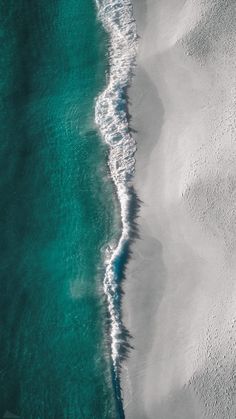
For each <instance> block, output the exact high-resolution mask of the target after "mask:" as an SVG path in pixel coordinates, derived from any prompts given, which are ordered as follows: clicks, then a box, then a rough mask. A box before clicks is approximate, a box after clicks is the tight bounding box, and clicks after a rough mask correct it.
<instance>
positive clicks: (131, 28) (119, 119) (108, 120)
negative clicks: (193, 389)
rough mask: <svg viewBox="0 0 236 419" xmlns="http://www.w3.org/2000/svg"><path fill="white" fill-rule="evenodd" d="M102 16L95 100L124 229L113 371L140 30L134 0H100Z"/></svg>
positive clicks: (115, 342)
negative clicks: (102, 85)
mask: <svg viewBox="0 0 236 419" xmlns="http://www.w3.org/2000/svg"><path fill="white" fill-rule="evenodd" d="M96 4H97V8H98V16H99V18H100V19H101V21H102V23H103V26H104V28H105V29H106V31H107V32H108V33H109V36H110V48H109V59H110V73H109V80H108V84H107V87H106V89H105V90H104V91H103V92H102V93H101V94H100V96H99V97H98V98H97V101H96V109H95V120H96V123H97V124H98V126H99V128H100V131H101V134H102V137H103V139H104V140H105V142H106V143H107V144H108V145H109V149H110V152H109V168H110V173H111V177H112V179H113V181H114V184H115V186H116V190H117V195H118V199H119V202H120V208H121V221H122V233H121V236H120V239H119V241H118V243H117V244H116V245H115V246H114V245H109V246H108V248H107V251H106V260H105V266H106V272H105V277H104V292H105V295H106V297H107V302H108V310H109V314H110V319H111V329H110V334H111V356H112V360H113V365H114V370H115V373H116V374H117V373H118V369H119V362H120V359H119V348H120V345H121V344H122V340H121V326H122V323H121V315H120V312H119V309H118V308H117V305H116V304H115V301H116V298H117V295H118V292H119V287H118V283H117V277H116V272H115V269H114V262H115V260H116V259H117V258H118V257H119V255H120V254H121V252H122V250H123V248H124V246H125V244H126V243H127V241H128V240H129V237H130V223H129V200H130V197H129V187H130V182H131V179H132V176H133V174H134V168H135V159H134V154H135V151H136V144H135V141H134V139H133V137H132V135H131V133H130V130H129V124H128V118H127V107H126V98H125V90H126V88H127V87H128V85H129V83H130V80H131V73H132V69H133V67H134V65H135V58H136V53H137V33H136V25H135V21H134V18H133V10H132V4H131V1H130V0H96Z"/></svg>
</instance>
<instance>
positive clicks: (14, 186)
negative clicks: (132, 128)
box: [0, 0, 117, 419]
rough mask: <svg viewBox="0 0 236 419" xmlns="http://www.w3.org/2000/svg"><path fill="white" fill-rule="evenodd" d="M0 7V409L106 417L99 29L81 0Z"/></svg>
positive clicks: (9, 1)
mask: <svg viewBox="0 0 236 419" xmlns="http://www.w3.org/2000/svg"><path fill="white" fill-rule="evenodd" d="M0 16H1V18H0V36H1V41H2V42H1V45H2V51H1V59H0V70H1V77H0V83H1V84H0V90H1V96H0V97H1V102H0V119H1V123H0V130H1V144H0V163H1V164H0V170H1V177H0V194H1V201H0V237H1V241H0V252H1V253H0V255H1V266H0V269H1V273H0V313H1V316H0V319H1V329H0V345H1V349H0V353H1V357H0V393H1V398H0V417H3V415H4V413H5V412H6V411H10V412H12V413H14V414H15V415H19V416H20V417H21V418H24V419H25V418H27V419H31V418H32V419H36V418H40V419H45V418H50V419H52V418H55V419H59V418H68V419H73V418H74V419H78V418H109V419H111V418H113V417H116V413H115V401H114V392H113V388H112V382H111V365H110V358H109V348H108V347H107V345H106V337H105V330H106V327H105V319H106V310H105V308H104V307H105V304H104V299H103V296H102V280H103V275H104V272H103V270H102V268H100V269H99V267H101V266H102V254H101V249H103V248H104V246H105V245H106V244H107V243H108V241H109V240H110V239H111V238H112V237H113V235H114V232H115V231H117V223H116V221H115V216H114V213H115V209H114V205H115V204H114V194H113V189H112V185H111V182H110V181H109V179H108V177H107V163H106V162H107V149H106V147H105V146H104V145H103V144H102V141H101V139H100V137H99V135H98V133H97V131H96V128H95V125H94V101H95V97H96V95H97V94H98V93H99V92H100V91H101V90H102V88H103V87H104V85H105V82H106V81H105V72H106V65H107V60H106V56H105V54H106V50H107V37H106V36H105V33H104V31H103V29H102V27H101V24H100V23H99V22H98V21H97V19H96V9H95V4H94V2H93V1H88V0H79V1H78V0H57V1H55V0H54V1H53V0H47V1H46V0H35V1H34V2H32V1H27V0H18V1H17V2H16V1H14V0H2V2H1V5H0Z"/></svg>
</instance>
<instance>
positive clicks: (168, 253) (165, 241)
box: [122, 0, 236, 419]
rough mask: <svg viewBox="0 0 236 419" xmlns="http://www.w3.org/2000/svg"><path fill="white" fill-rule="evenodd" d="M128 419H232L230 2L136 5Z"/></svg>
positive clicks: (235, 379) (235, 12) (235, 378)
mask: <svg viewBox="0 0 236 419" xmlns="http://www.w3.org/2000/svg"><path fill="white" fill-rule="evenodd" d="M133 3H134V9H135V16H136V19H137V25H138V30H139V33H140V35H141V39H140V50H139V54H138V66H137V70H136V77H135V78H134V81H133V85H132V88H131V89H130V101H131V104H130V112H131V114H132V116H133V120H132V126H133V127H134V128H135V129H136V130H137V134H136V139H137V142H138V152H137V166H136V178H135V187H136V190H137V193H138V196H139V198H140V199H141V200H142V201H143V205H142V208H141V212H140V219H139V225H140V236H141V238H140V240H138V241H136V243H135V244H134V246H133V259H132V261H131V262H130V264H129V267H128V270H127V280H126V283H125V293H126V294H125V297H124V322H125V324H126V326H127V327H128V329H129V331H130V333H131V334H132V336H133V340H132V344H133V346H134V350H133V351H131V353H130V357H129V359H128V360H127V362H126V363H125V364H124V368H123V374H122V385H123V390H124V405H125V411H126V417H127V418H128V419H145V418H148V419H149V418H150V419H202V418H216V419H229V418H230V419H234V418H236V368H235V366H236V362H235V361H236V289H235V287H236V3H235V0H146V1H145V0H133Z"/></svg>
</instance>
